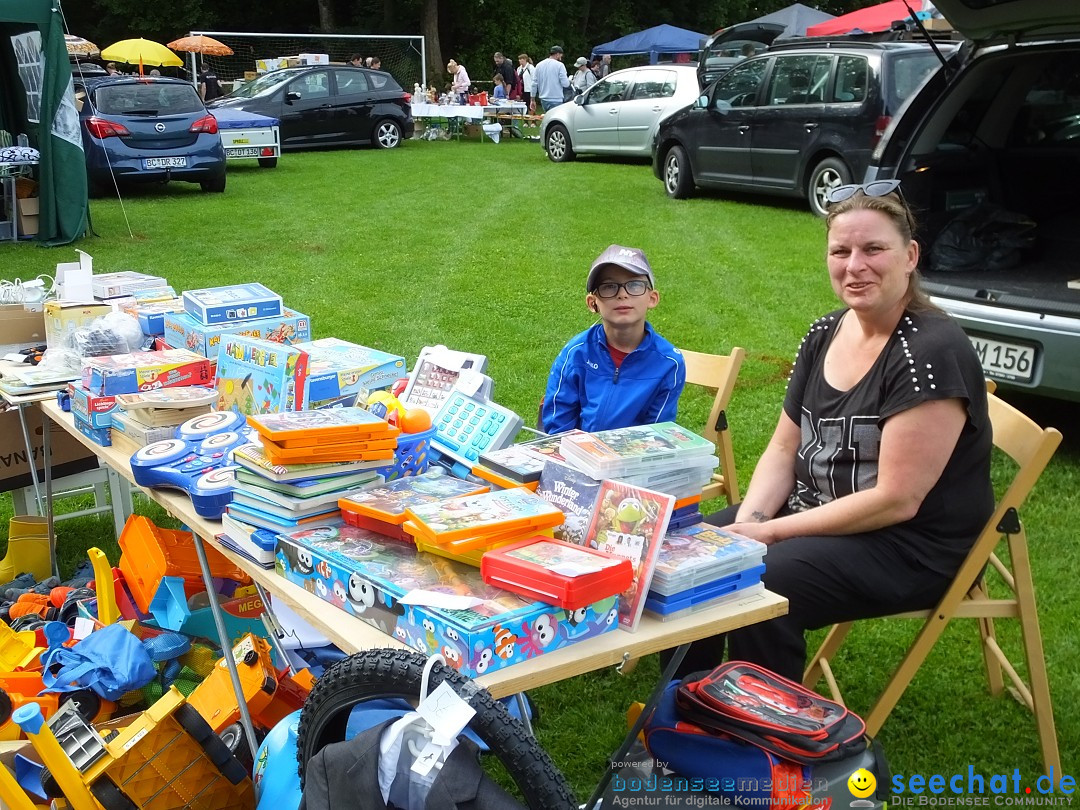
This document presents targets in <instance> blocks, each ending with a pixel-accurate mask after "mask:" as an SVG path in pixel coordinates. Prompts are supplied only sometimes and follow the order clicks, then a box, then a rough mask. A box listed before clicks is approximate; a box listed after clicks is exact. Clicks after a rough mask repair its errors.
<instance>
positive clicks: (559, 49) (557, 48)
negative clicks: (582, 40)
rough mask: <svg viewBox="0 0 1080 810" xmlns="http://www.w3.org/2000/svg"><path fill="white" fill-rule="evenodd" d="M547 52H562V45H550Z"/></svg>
mask: <svg viewBox="0 0 1080 810" xmlns="http://www.w3.org/2000/svg"><path fill="white" fill-rule="evenodd" d="M548 53H562V45H552V46H551V50H550V51H548Z"/></svg>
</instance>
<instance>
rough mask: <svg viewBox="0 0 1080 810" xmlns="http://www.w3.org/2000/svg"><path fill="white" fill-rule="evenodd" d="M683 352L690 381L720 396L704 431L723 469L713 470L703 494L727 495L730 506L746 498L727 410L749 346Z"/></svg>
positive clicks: (714, 400)
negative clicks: (742, 493)
mask: <svg viewBox="0 0 1080 810" xmlns="http://www.w3.org/2000/svg"><path fill="white" fill-rule="evenodd" d="M682 355H683V360H685V361H686V382H687V383H688V384H689V385H701V386H704V387H705V388H709V389H712V390H715V391H716V398H715V399H713V404H712V408H711V409H710V410H709V418H708V419H707V420H706V422H705V429H704V430H703V431H702V434H701V435H703V436H704V437H705V438H706V439H708V440H709V441H711V442H713V443H714V444H715V445H716V455H717V456H718V457H719V458H720V471H719V472H717V473H713V477H712V483H710V484H708V485H707V486H705V488H704V489H702V490H701V498H702V500H708V499H709V498H720V497H724V498H727V502H728V505H729V506H730V505H731V504H733V503H738V502H739V501H740V500H742V498H741V497H740V495H739V481H738V479H737V478H736V476H735V453H734V451H733V450H732V447H731V432H730V430H729V429H728V421H727V413H726V411H727V406H728V403H729V402H730V401H731V392H732V391H733V390H734V388H735V379H736V378H737V377H738V376H739V368H740V367H741V366H742V362H743V358H745V357H746V350H745V349H740V348H739V347H738V346H735V347H733V348H732V350H731V354H702V353H701V352H689V351H683V353H682Z"/></svg>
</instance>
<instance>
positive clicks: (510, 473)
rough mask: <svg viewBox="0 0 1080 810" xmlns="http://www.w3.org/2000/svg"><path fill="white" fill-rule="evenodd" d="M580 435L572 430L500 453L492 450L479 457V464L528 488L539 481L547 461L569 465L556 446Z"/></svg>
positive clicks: (515, 445) (513, 445) (500, 451)
mask: <svg viewBox="0 0 1080 810" xmlns="http://www.w3.org/2000/svg"><path fill="white" fill-rule="evenodd" d="M582 432H583V431H580V430H571V431H567V432H566V433H556V434H554V435H552V436H543V437H541V438H539V439H533V440H532V441H529V442H522V443H521V444H512V445H510V446H509V447H504V448H503V449H502V450H492V451H491V452H490V453H481V454H480V463H481V464H483V465H484V466H485V467H488V468H490V469H492V470H494V471H495V472H497V473H499V474H500V475H504V476H506V477H507V478H509V479H510V480H511V481H516V482H518V483H519V484H527V483H530V482H532V481H538V480H539V479H540V474H541V473H542V472H543V470H544V465H545V464H546V463H547V462H548V461H557V462H562V463H563V464H567V463H568V462H567V461H566V459H565V458H564V457H563V455H562V454H561V453H560V452H559V443H560V442H561V441H562V439H563V437H564V436H572V435H576V434H580V433H582Z"/></svg>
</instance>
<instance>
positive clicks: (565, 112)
mask: <svg viewBox="0 0 1080 810" xmlns="http://www.w3.org/2000/svg"><path fill="white" fill-rule="evenodd" d="M697 96H698V78H697V66H696V65H693V64H687V65H682V64H679V65H674V64H668V65H644V66H642V67H636V68H627V69H626V70H616V71H615V72H614V73H611V74H609V75H608V76H605V77H604V78H603V79H601V80H600V81H598V82H597V83H596V84H594V85H593V86H592V87H590V88H589V89H588V90H586V91H585V92H584V93H582V94H581V95H579V96H577V97H576V98H575V99H574V100H573V101H572V102H567V103H566V104H560V105H559V106H558V107H556V108H555V109H553V110H549V111H548V112H547V114H546V115H544V119H543V121H541V122H540V140H541V142H542V143H543V145H544V151H545V152H547V156H548V157H549V158H550V159H551V160H553V161H555V162H556V163H562V162H564V161H567V160H573V159H574V157H575V156H576V155H579V154H586V153H590V154H596V155H631V156H635V155H636V156H639V157H649V156H650V155H651V154H652V143H653V137H654V136H655V135H656V130H657V128H658V127H659V126H660V122H661V121H663V120H664V119H665V118H667V117H668V116H669V115H671V114H672V113H673V112H675V111H676V110H679V109H681V108H683V107H686V106H687V105H689V104H691V103H692V102H693V101H694V99H696V98H697Z"/></svg>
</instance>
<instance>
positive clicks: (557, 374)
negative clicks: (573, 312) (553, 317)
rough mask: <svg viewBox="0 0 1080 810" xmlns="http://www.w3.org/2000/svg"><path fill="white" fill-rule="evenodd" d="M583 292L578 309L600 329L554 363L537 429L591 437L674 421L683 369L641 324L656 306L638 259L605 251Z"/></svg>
mask: <svg viewBox="0 0 1080 810" xmlns="http://www.w3.org/2000/svg"><path fill="white" fill-rule="evenodd" d="M585 289H586V291H587V293H588V294H587V295H586V296H585V304H586V306H588V307H589V309H591V310H592V311H593V312H596V313H598V314H599V315H600V323H598V324H595V325H593V326H592V327H590V328H589V329H586V330H585V331H584V332H582V333H581V334H580V335H576V336H574V337H573V338H571V339H570V341H569V342H568V343H567V344H566V346H564V347H563V349H562V351H561V352H559V356H558V357H556V358H555V362H554V364H553V365H552V367H551V373H550V374H549V375H548V384H547V391H546V392H545V393H544V403H543V406H542V407H541V409H540V429H541V430H543V431H545V432H546V433H560V432H562V431H564V430H571V429H573V428H580V429H581V430H587V431H597V430H609V429H611V428H619V427H629V426H632V425H643V424H651V423H655V422H667V421H672V420H674V419H675V408H676V406H677V405H678V402H679V394H681V393H682V389H683V384H684V383H685V382H686V364H685V363H684V362H683V358H682V354H681V353H680V352H679V350H678V349H676V348H675V347H674V346H672V345H671V344H670V343H669V342H668V341H666V340H664V338H662V337H661V336H660V335H659V334H658V333H657V332H656V331H655V330H654V329H653V328H652V326H651V325H650V324H649V322H648V321H646V320H645V315H646V314H647V313H648V311H649V310H650V309H652V308H654V307H655V306H656V305H657V304H658V303H660V293H659V292H657V290H656V281H655V279H654V278H653V273H652V268H651V267H650V266H649V261H648V259H646V258H645V254H644V253H642V252H641V251H640V250H636V249H634V248H628V247H623V246H622V245H611V246H610V247H609V248H608V249H607V250H605V251H604V252H603V253H601V254H600V256H599V257H597V259H596V261H594V262H593V264H592V267H591V268H590V269H589V277H588V280H587V282H586V284H585Z"/></svg>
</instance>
